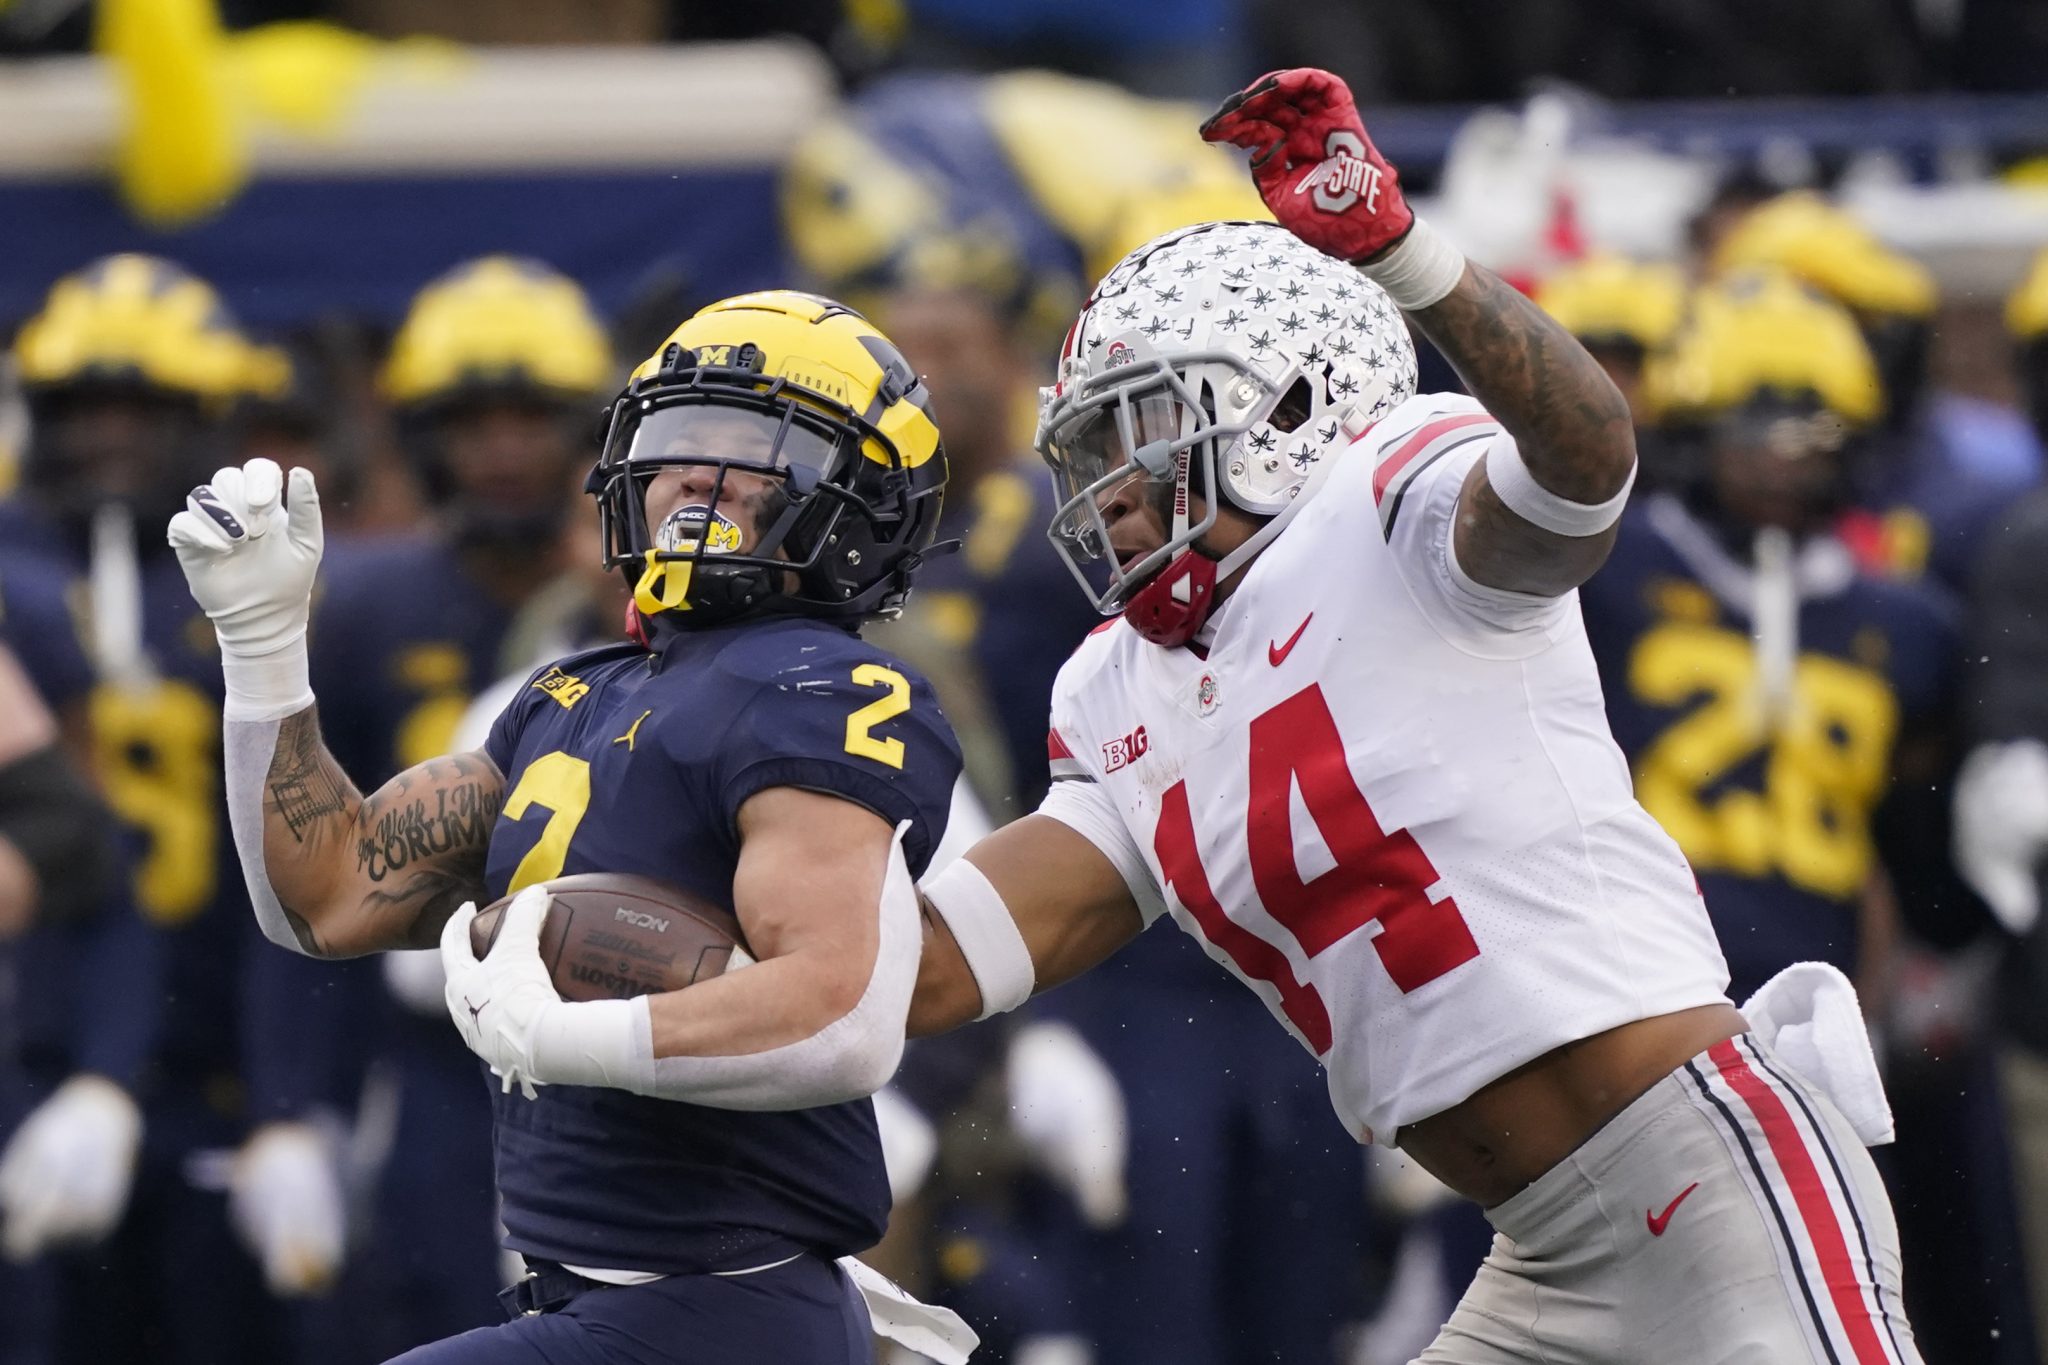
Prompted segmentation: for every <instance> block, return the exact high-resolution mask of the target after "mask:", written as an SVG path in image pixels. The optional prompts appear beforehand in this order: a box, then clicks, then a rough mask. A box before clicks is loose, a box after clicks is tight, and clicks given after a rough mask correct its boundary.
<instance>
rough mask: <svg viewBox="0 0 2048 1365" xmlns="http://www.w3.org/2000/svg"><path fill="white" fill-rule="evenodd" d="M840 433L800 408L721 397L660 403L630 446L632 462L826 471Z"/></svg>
mask: <svg viewBox="0 0 2048 1365" xmlns="http://www.w3.org/2000/svg"><path fill="white" fill-rule="evenodd" d="M838 445H839V438H838V436H837V435H836V434H835V433H833V432H832V431H830V430H828V429H827V427H826V426H825V424H824V423H823V422H822V421H819V422H817V423H815V424H814V423H813V422H811V421H810V420H809V419H807V418H806V417H805V416H804V413H803V411H802V409H800V408H798V407H796V406H794V405H783V406H781V408H780V410H779V411H772V410H765V409H748V408H736V407H731V406H728V405H726V404H722V403H706V402H698V403H683V404H679V405H677V406H673V407H664V408H657V409H656V410H654V411H653V412H650V413H648V414H647V415H646V416H645V417H643V418H641V420H640V424H639V426H638V427H637V428H635V430H634V432H633V441H632V444H631V446H629V447H628V448H627V451H626V463H627V465H629V466H637V467H640V468H646V467H650V466H657V465H673V464H721V463H723V464H733V465H740V466H744V467H747V468H750V469H754V470H757V471H763V472H765V471H771V470H783V471H788V470H793V469H804V470H808V471H809V472H810V473H811V474H812V475H813V476H822V475H823V474H824V473H825V472H826V471H827V470H829V469H830V468H831V467H832V463H833V458H834V454H835V452H836V450H837V449H838Z"/></svg>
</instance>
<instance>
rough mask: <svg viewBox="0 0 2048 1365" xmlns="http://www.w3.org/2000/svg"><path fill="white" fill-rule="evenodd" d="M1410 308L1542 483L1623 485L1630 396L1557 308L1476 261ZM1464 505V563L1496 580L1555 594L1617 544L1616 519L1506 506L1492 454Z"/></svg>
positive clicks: (1572, 488)
mask: <svg viewBox="0 0 2048 1365" xmlns="http://www.w3.org/2000/svg"><path fill="white" fill-rule="evenodd" d="M1408 316H1409V317H1411V318H1413V319H1414V321H1415V324H1416V326H1418V327H1419V328H1421V329H1422V334H1423V335H1424V336H1426V337H1428V338H1429V339H1430V341H1432V342H1433V343H1435V345H1436V348H1437V349H1438V350H1440V351H1442V352H1443V353H1444V357H1445V359H1447V360H1449V361H1450V362H1451V364H1452V365H1453V366H1454V367H1455V368H1456V369H1457V371H1458V377H1459V378H1461V379H1463V380H1464V381H1465V386H1466V387H1467V388H1468V389H1470V390H1471V392H1472V396H1473V397H1475V398H1477V399H1478V400H1479V401H1480V402H1481V403H1482V404H1484V405H1485V407H1486V410H1487V411H1488V412H1490V413H1492V414H1493V417H1494V419H1495V420H1496V421H1498V422H1499V423H1500V424H1501V426H1502V427H1504V428H1506V430H1507V432H1508V434H1509V435H1510V436H1513V437H1514V438H1515V443H1516V445H1517V446H1518V447H1519V448H1520V450H1521V453H1522V462H1523V463H1524V464H1526V465H1527V466H1528V468H1529V472H1530V473H1531V474H1532V475H1534V476H1535V479H1536V482H1537V483H1538V484H1540V485H1542V486H1543V487H1544V488H1545V489H1547V490H1549V491H1550V492H1552V493H1555V494H1557V495H1558V496H1559V497H1561V498H1567V499H1569V500H1571V501H1572V502H1577V503H1585V504H1588V505H1592V504H1597V503H1603V502H1605V501H1607V500H1608V499H1609V498H1611V497H1613V496H1614V495H1615V494H1616V493H1619V492H1620V491H1621V489H1622V486H1623V484H1625V483H1626V482H1627V480H1628V475H1629V471H1630V470H1631V469H1633V468H1634V467H1635V459H1636V442H1635V428H1634V425H1633V424H1632V423H1631V422H1630V420H1629V412H1628V404H1627V402H1626V401H1625V400H1623V398H1622V396H1621V391H1620V390H1618V389H1616V388H1615V387H1614V383H1613V381H1612V380H1610V379H1609V378H1608V377H1607V373H1606V371H1604V370H1602V369H1601V368H1600V364H1599V362H1598V361H1596V360H1594V359H1593V357H1592V356H1591V355H1590V354H1588V353H1587V351H1586V348H1585V347H1583V346H1581V345H1580V344H1579V343H1578V341H1577V340H1576V339H1575V338H1574V337H1573V336H1572V335H1571V334H1570V333H1569V332H1567V331H1565V330H1564V328H1562V327H1560V326H1559V325H1558V324H1557V323H1556V322H1555V321H1553V320H1552V319H1551V317H1550V315H1549V314H1547V313H1545V312H1544V311H1543V310H1542V309H1541V308H1538V307H1537V306H1536V305H1535V304H1534V303H1532V302H1531V301H1530V300H1529V299H1527V298H1526V297H1524V296H1523V295H1522V293H1521V292H1520V291H1519V290H1517V289H1515V288H1514V287H1513V286H1512V285H1510V284H1508V283H1507V282H1506V281H1504V280H1502V279H1501V278H1500V276H1498V275H1496V274H1494V273H1493V272H1492V271H1490V270H1488V269H1486V268H1485V267H1484V266H1481V265H1476V264H1471V263H1468V264H1467V265H1466V267H1465V274H1464V277H1463V278H1462V279H1460V280H1459V281H1458V284H1457V287H1455V288H1454V289H1452V290H1451V292H1450V293H1449V294H1447V295H1445V296H1444V297H1443V298H1442V299H1441V300H1439V301H1438V302H1436V303H1433V304H1431V305H1430V306H1429V307H1427V308H1423V309H1419V310H1417V311H1416V312H1413V313H1410V314H1409V315H1408ZM1458 513H1459V515H1458V525H1457V530H1456V533H1455V535H1456V539H1455V548H1456V550H1457V555H1458V564H1459V566H1460V567H1462V568H1463V569H1464V570H1465V572H1466V573H1468V574H1470V575H1471V576H1472V577H1473V579H1474V580H1476V581H1478V582H1480V583H1484V584H1486V585H1487V586H1488V587H1493V588H1506V589H1510V590H1512V591H1515V592H1526V593H1539V594H1542V595H1544V596H1547V597H1555V596H1558V595H1560V594H1562V593H1566V592H1569V591H1571V590H1572V589H1573V588H1575V587H1577V586H1578V585H1579V584H1581V583H1583V582H1585V581H1586V580H1587V579H1588V578H1591V577H1592V576H1593V571H1594V570H1596V569H1598V568H1599V567H1600V565H1601V564H1602V563H1603V562H1604V561H1605V560H1606V558H1607V552H1608V550H1609V549H1611V548H1612V547H1613V545H1614V535H1615V532H1614V528H1612V527H1609V528H1608V529H1607V530H1606V531H1603V532H1601V533H1600V534H1598V535H1592V536H1583V537H1580V536H1561V535H1558V534H1556V533H1555V532H1552V531H1546V530H1544V529H1543V528H1542V527H1540V526H1535V525H1532V524H1531V523H1530V522H1528V521H1525V520H1524V519H1523V518H1522V517H1520V516H1518V515H1517V514H1515V513H1514V512H1511V511H1509V510H1508V507H1507V505H1506V504H1505V503H1503V502H1502V501H1501V500H1500V497H1499V495H1498V494H1496V493H1495V492H1494V491H1493V487H1492V485H1491V484H1489V483H1488V482H1487V479H1486V466H1485V464H1484V463H1480V464H1476V465H1474V466H1473V469H1472V472H1471V473H1470V474H1468V475H1467V476H1466V478H1465V487H1464V490H1463V491H1462V492H1461V493H1460V494H1459V498H1458Z"/></svg>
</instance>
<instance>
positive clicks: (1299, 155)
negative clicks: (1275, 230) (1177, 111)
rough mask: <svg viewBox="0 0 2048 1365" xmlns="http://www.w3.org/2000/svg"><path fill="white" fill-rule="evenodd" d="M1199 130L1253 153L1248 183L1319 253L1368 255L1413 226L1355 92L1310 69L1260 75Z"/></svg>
mask: <svg viewBox="0 0 2048 1365" xmlns="http://www.w3.org/2000/svg"><path fill="white" fill-rule="evenodd" d="M1202 136H1203V137H1204V138H1205V139H1207V140H1208V141H1210V142H1228V143H1231V144H1233V145H1235V146H1238V147H1242V148H1244V149H1245V150H1247V151H1249V152H1250V153H1251V154H1252V180H1253V182H1254V183H1255V184H1256V185H1257V186H1258V188H1259V195H1260V197H1261V198H1263V199H1264V200H1265V201H1266V207H1267V208H1269V209H1271V210H1272V212H1273V217H1274V218H1276V219H1277V220H1279V222H1280V224H1281V226H1283V227H1285V228H1286V229H1287V230H1288V231H1289V232H1292V233H1293V234H1294V235H1295V236H1297V237H1299V238H1300V239H1301V240H1302V241H1304V242H1307V243H1308V244H1309V245H1310V246H1312V247H1315V248H1316V249H1317V250H1319V251H1323V252H1327V253H1328V254H1330V255H1332V256H1335V257H1337V258H1339V259H1340V260H1346V261H1351V262H1354V263H1356V262H1360V261H1364V260H1366V259H1368V258H1370V257H1372V256H1375V255H1377V254H1378V253H1380V252H1382V251H1384V250H1386V249H1387V248H1388V247H1390V246H1392V245H1393V244H1394V243H1396V242H1398V241H1399V240H1400V239H1401V237H1402V236H1403V234H1405V233H1406V232H1407V231H1408V229H1409V228H1410V227H1411V226H1412V225H1413V224H1414V222H1415V214H1414V211H1413V210H1411V209H1410V208H1409V207H1408V202H1407V200H1406V199H1405V198H1403V197H1402V194H1401V183H1400V178H1399V176H1398V175H1397V174H1396V173H1395V171H1394V168H1393V167H1392V166H1390V165H1388V164H1387V161H1386V159H1385V158H1384V157H1382V156H1381V155H1380V154H1379V151H1378V149H1376V148H1375V147H1374V146H1373V145H1372V140H1371V139H1370V138H1368V137H1367V136H1366V132H1365V124H1364V123H1363V122H1362V121H1361V120H1360V119H1359V117H1358V107H1357V105H1355V104H1353V103H1352V100H1351V88H1350V87H1349V86H1347V85H1345V84H1344V82H1343V81H1342V80H1341V79H1340V78H1339V77H1337V76H1335V75H1333V74H1331V73H1330V72H1328V71H1323V70H1319V69H1318V68H1315V67H1296V68H1294V69H1292V70H1288V71H1274V72H1271V73H1269V74H1267V75H1265V76H1261V77H1260V78H1259V79H1258V80H1256V81H1254V82H1253V83H1252V84H1251V85H1249V86H1247V87H1246V88H1244V89H1243V90H1240V91H1238V92H1237V93H1236V94H1234V95H1232V96H1231V97H1230V98H1229V99H1227V100H1225V101H1223V104H1222V105H1221V107H1219V108H1218V109H1217V110H1216V112H1215V113H1214V114H1211V115H1210V116H1209V119H1208V121H1207V122H1205V123H1203V124H1202Z"/></svg>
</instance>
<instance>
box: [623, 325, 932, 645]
mask: <svg viewBox="0 0 2048 1365" xmlns="http://www.w3.org/2000/svg"><path fill="white" fill-rule="evenodd" d="M606 426H607V430H606V433H605V441H604V449H603V453H602V454H601V455H600V457H599V459H598V463H597V466H596V467H595V468H594V469H593V470H592V471H591V475H590V480H589V484H588V489H589V491H590V492H591V493H592V494H594V495H595V496H596V497H597V499H598V508H599V518H600V522H601V528H602V532H603V536H604V541H605V564H606V567H608V568H617V569H621V570H623V571H624V573H625V576H626V581H627V582H628V584H629V585H630V586H631V587H632V590H633V601H634V605H635V607H636V608H637V609H638V611H639V613H640V617H641V621H642V623H643V628H644V629H647V630H650V631H654V632H659V631H661V630H664V629H669V630H685V629H695V628H702V627H706V626H713V625H718V624H721V623H724V622H727V621H730V620H733V619H735V618H738V617H741V616H748V615H767V614H783V615H803V616H817V617H826V618H831V619H837V620H845V621H857V620H860V619H862V618H865V617H872V616H878V615H885V614H890V613H893V612H894V611H895V610H897V609H898V608H899V607H900V606H901V605H902V603H903V601H904V599H905V597H907V596H908V594H909V592H910V586H911V579H912V577H913V576H914V575H915V573H916V571H917V568H918V565H919V563H920V562H921V561H922V559H923V557H924V555H925V554H926V552H927V551H929V550H930V548H931V545H932V539H933V537H934V535H935V534H936V532H937V529H938V520H939V502H940V498H941V495H942V492H943V489H944V487H945V482H946V455H945V451H944V449H943V448H941V446H940V444H939V429H938V426H937V425H936V423H935V422H934V421H933V419H932V413H931V401H930V395H929V393H928V392H927V391H926V389H925V386H924V383H923V381H922V380H921V379H919V377H918V376H917V374H916V372H915V371H913V370H912V369H911V368H910V364H909V362H908V361H906V360H905V359H904V358H903V356H902V354H901V353H900V352H899V351H898V350H897V349H896V347H895V346H894V345H893V344H892V343H891V342H890V341H889V339H888V338H887V337H885V336H883V335H882V334H881V333H880V332H879V331H877V330H876V329H875V328H874V327H873V326H872V325H870V324H869V322H868V321H867V319H866V318H864V317H862V316H861V315H860V314H858V313H856V312H854V311H853V310H852V309H850V308H847V307H846V306H845V305H843V304H839V303H835V302H833V301H832V300H830V299H825V298H820V297H818V296H816V295H813V294H803V293H798V292H796V291H794V290H770V291H767V292H764V293H757V294H743V295H740V296H739V297H737V298H730V299H725V300H723V301H721V302H719V303H714V304H712V305H710V306H709V307H707V308H705V309H703V310H702V311H700V312H699V313H697V314H696V315H695V316H694V317H692V318H690V319H689V321H687V322H685V323H684V324H683V325H682V326H680V327H678V328H677V329H676V330H675V331H674V332H673V333H671V334H670V336H669V338H668V339H667V340H666V341H665V342H663V343H662V345H661V347H660V348H659V349H658V350H656V352H655V353H654V354H653V355H652V356H650V357H649V358H648V359H647V360H646V361H645V362H644V363H642V364H641V365H640V366H639V368H637V369H635V370H634V371H633V375H632V378H631V379H630V380H629V381H628V382H627V384H626V387H625V390H624V391H623V392H622V393H620V394H619V396H618V397H617V398H616V399H614V400H613V402H612V405H611V408H610V410H609V414H608V418H607V423H606ZM679 467H695V468H698V469H701V470H704V471H706V472H707V473H708V475H709V480H710V481H709V485H708V488H709V491H708V492H707V493H705V494H704V496H703V499H702V500H701V501H698V502H694V503H692V504H690V505H687V506H684V507H681V508H679V509H677V511H676V512H675V513H673V514H671V515H670V516H668V517H666V518H664V519H663V520H662V522H661V524H660V525H654V526H650V525H649V524H648V519H647V512H646V502H647V489H648V485H649V484H650V483H652V482H653V480H654V479H655V478H656V477H657V476H659V475H660V474H661V473H662V472H663V471H664V470H668V469H675V468H679ZM731 472H743V473H746V474H751V475H757V476H763V477H766V478H768V479H770V480H772V482H773V487H772V489H771V493H770V496H769V499H768V508H767V510H766V512H765V513H764V515H763V516H762V518H761V522H760V524H759V526H758V527H757V528H756V538H755V540H754V543H753V544H752V545H751V547H746V546H745V545H744V541H745V533H744V532H743V530H742V529H741V528H740V527H739V526H738V525H737V524H735V523H733V522H731V521H730V520H729V519H728V518H726V517H725V516H724V515H723V514H721V513H720V512H719V511H718V510H717V508H718V507H719V506H720V498H721V495H722V493H723V492H724V491H725V489H726V479H727V476H728V474H729V473H731Z"/></svg>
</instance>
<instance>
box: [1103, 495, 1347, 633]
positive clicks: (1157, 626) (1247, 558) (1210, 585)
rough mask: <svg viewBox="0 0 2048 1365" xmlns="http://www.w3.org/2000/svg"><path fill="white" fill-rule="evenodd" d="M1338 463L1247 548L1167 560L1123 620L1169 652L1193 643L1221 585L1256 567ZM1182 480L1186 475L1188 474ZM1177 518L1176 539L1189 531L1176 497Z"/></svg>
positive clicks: (1187, 552)
mask: <svg viewBox="0 0 2048 1365" xmlns="http://www.w3.org/2000/svg"><path fill="white" fill-rule="evenodd" d="M1335 464H1336V459H1335V458H1330V459H1325V460H1323V461H1322V462H1321V463H1319V464H1318V465H1317V466H1316V471H1315V473H1313V474H1311V475H1309V477H1308V479H1307V480H1306V481H1305V482H1303V484H1302V485H1301V491H1300V492H1299V493H1297V494H1296V495H1295V497H1294V501H1293V502H1290V503H1288V504H1287V505H1286V506H1285V507H1283V508H1281V509H1280V510H1279V511H1278V512H1277V513H1275V514H1274V515H1273V516H1272V517H1271V518H1269V519H1268V520H1267V522H1266V524H1265V525H1263V526H1261V527H1260V528H1259V529H1258V530H1256V531H1254V532H1252V534H1251V535H1250V537H1249V538H1247V539H1246V540H1245V542H1244V544H1242V545H1240V546H1238V547H1237V548H1236V549H1234V550H1232V551H1231V552H1230V553H1229V554H1227V555H1225V556H1223V558H1222V559H1220V560H1218V559H1213V558H1211V557H1210V556H1208V555H1206V554H1204V553H1202V551H1201V549H1200V547H1199V546H1195V545H1190V546H1188V547H1187V548H1186V549H1184V550H1182V551H1181V552H1180V553H1179V554H1177V555H1175V556H1174V557H1173V558H1172V559H1170V560H1168V561H1167V563H1166V567H1165V568H1163V569H1161V570H1160V571H1159V575H1158V576H1157V577H1156V578H1154V579H1153V580H1152V581H1151V582H1150V583H1147V584H1146V585H1145V586H1144V587H1142V588H1140V589H1138V591H1137V592H1136V593H1134V594H1133V595H1132V597H1131V600H1130V604H1129V605H1128V606H1126V607H1125V608H1124V619H1125V620H1126V621H1128V622H1130V623H1131V628H1132V629H1133V630H1135V631H1137V632H1138V634H1139V635H1140V636H1142V637H1143V638H1145V639H1147V640H1149V641H1151V642H1152V643H1153V644H1155V645H1164V646H1165V647H1166V648H1168V649H1172V648H1175V647H1177V646H1180V645H1184V644H1186V643H1187V642H1188V641H1190V640H1192V639H1194V638H1195V636H1196V634H1197V633H1198V632H1200V630H1201V629H1202V626H1203V624H1204V623H1206V622H1207V621H1208V619H1209V613H1210V612H1211V611H1212V610H1214V608H1215V606H1216V589H1217V586H1218V585H1219V584H1222V583H1227V582H1229V581H1230V576H1231V575H1232V574H1234V573H1236V572H1237V571H1238V570H1240V569H1242V568H1244V567H1245V566H1246V565H1247V564H1249V563H1251V562H1252V560H1253V559H1254V558H1256V557H1257V556H1258V553H1259V551H1261V550H1263V549H1265V548H1266V547H1267V546H1268V545H1270V544H1272V543H1273V539H1274V537H1276V536H1278V535H1279V534H1280V533H1281V532H1282V531H1284V530H1286V529H1287V524H1288V523H1289V522H1291V521H1293V520H1294V517H1295V514H1296V513H1297V512H1299V511H1301V509H1302V508H1303V507H1304V506H1306V505H1307V504H1308V500H1309V499H1310V498H1312V497H1314V496H1315V494H1316V493H1318V492H1319V491H1321V489H1322V486H1323V481H1324V480H1325V479H1326V478H1328V477H1329V474H1330V470H1331V469H1332V468H1333V467H1334V466H1335ZM1183 469H1185V465H1183ZM1182 477H1183V479H1184V478H1185V477H1186V475H1185V473H1183V475H1182ZM1176 494H1178V490H1176ZM1173 520H1174V526H1175V534H1176V535H1178V534H1180V533H1182V532H1184V531H1185V530H1186V529H1187V509H1186V499H1185V498H1179V497H1178V496H1177V497H1176V505H1175V507H1174V516H1173Z"/></svg>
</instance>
